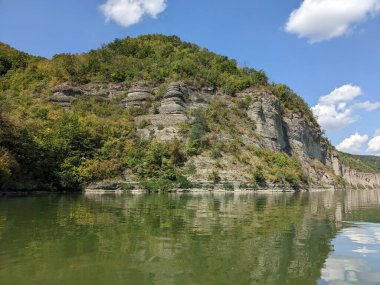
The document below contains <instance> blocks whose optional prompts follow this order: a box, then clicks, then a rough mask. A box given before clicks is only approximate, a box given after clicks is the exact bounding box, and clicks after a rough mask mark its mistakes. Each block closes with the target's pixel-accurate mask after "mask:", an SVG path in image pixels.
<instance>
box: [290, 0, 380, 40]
mask: <svg viewBox="0 0 380 285" xmlns="http://www.w3.org/2000/svg"><path fill="white" fill-rule="evenodd" d="M379 13H380V0H304V1H303V2H302V4H301V6H300V7H299V8H298V9H296V10H294V11H293V12H292V13H291V14H290V16H289V19H288V22H287V23H286V27H285V30H286V31H287V32H290V33H293V34H297V35H298V37H300V38H307V39H308V40H309V42H310V43H317V42H321V41H324V40H329V39H332V38H336V37H339V36H342V35H345V34H348V33H349V32H350V31H351V30H352V29H353V27H355V25H357V24H358V23H360V22H364V21H365V20H367V19H368V18H370V17H374V16H376V15H377V14H379Z"/></svg>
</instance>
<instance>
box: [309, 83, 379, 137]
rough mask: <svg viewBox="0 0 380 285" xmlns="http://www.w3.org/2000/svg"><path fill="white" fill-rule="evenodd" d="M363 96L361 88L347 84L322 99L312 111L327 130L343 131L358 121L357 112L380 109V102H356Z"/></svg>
mask: <svg viewBox="0 0 380 285" xmlns="http://www.w3.org/2000/svg"><path fill="white" fill-rule="evenodd" d="M362 94H363V92H362V90H361V88H360V87H359V86H355V85H352V84H346V85H343V86H341V87H339V88H336V89H335V90H333V91H332V92H331V93H330V94H328V95H325V96H322V97H320V98H319V101H318V104H317V105H316V106H314V107H312V108H311V109H312V111H313V113H314V115H315V117H316V118H317V120H318V123H319V124H320V125H321V126H322V128H324V129H325V130H337V129H343V128H345V127H347V126H349V125H351V124H352V123H354V122H356V121H357V120H358V118H359V116H358V115H357V114H356V111H357V110H359V109H362V110H366V111H374V110H376V109H379V108H380V102H369V101H365V102H355V99H357V97H359V96H361V95H362Z"/></svg>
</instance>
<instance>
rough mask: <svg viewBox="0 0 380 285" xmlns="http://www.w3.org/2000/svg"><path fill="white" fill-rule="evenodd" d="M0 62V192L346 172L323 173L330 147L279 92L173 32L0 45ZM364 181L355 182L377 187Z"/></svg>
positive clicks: (318, 177) (257, 74)
mask: <svg viewBox="0 0 380 285" xmlns="http://www.w3.org/2000/svg"><path fill="white" fill-rule="evenodd" d="M0 63H1V64H0V67H1V68H0V70H1V74H0V101H1V105H0V119H1V120H0V187H1V189H4V190H6V189H31V190H33V189H52V190H70V191H72V190H79V189H82V188H83V187H84V186H85V185H88V184H90V183H93V182H95V181H103V182H104V181H108V182H114V181H118V182H120V183H118V185H119V187H127V188H128V187H130V184H128V183H129V182H136V181H137V182H140V185H142V186H143V187H145V188H147V189H151V190H155V189H170V188H172V187H183V188H188V187H191V186H194V185H198V186H199V185H201V184H202V185H207V187H213V186H212V185H214V184H219V187H221V186H222V187H225V188H228V189H230V188H233V187H237V185H240V186H241V187H243V188H256V187H273V186H275V185H277V186H281V187H293V188H300V187H303V188H305V187H311V186H313V187H316V186H321V187H326V186H331V185H341V186H344V184H345V180H347V179H348V178H349V179H351V178H352V176H355V177H356V176H357V175H358V174H353V173H351V172H350V174H345V173H343V172H342V173H340V172H339V171H337V170H336V169H335V168H334V165H335V166H336V165H337V164H339V165H340V163H341V161H340V160H339V161H334V157H335V156H334V153H335V150H334V148H333V147H332V146H331V145H330V144H329V143H328V140H327V139H326V138H324V137H323V133H322V131H321V129H320V127H319V126H318V123H317V122H316V120H315V118H314V117H313V114H312V112H311V111H310V108H309V107H308V105H307V104H306V103H305V101H304V100H303V99H302V98H301V97H299V96H298V95H297V94H295V93H294V92H293V91H292V90H291V89H290V88H289V87H287V86H285V85H282V84H275V83H269V81H268V78H267V76H266V74H265V73H264V72H263V71H258V70H255V69H253V68H240V67H239V66H237V64H236V61H234V60H231V59H229V58H227V57H225V56H221V55H217V54H215V53H212V52H210V51H208V50H207V49H204V48H201V47H199V46H197V45H194V44H191V43H186V42H183V41H181V40H180V39H179V38H178V37H176V36H164V35H145V36H140V37H138V38H126V39H123V40H121V39H117V40H115V41H114V42H112V43H110V44H107V45H104V46H103V47H101V48H100V49H97V50H92V51H90V52H88V53H84V54H78V55H73V54H60V55H56V56H54V57H53V58H52V59H51V60H49V59H45V58H41V57H34V56H30V55H27V54H25V53H22V52H19V51H17V50H14V49H12V48H11V47H9V46H7V45H5V44H1V45H0ZM355 166H356V165H354V166H353V167H355ZM360 167H362V166H360ZM360 167H359V168H360ZM338 168H339V167H338ZM340 168H341V167H340ZM359 170H362V169H359ZM345 175H346V176H347V175H348V176H347V177H345ZM340 176H342V177H340ZM359 176H360V177H362V176H361V174H360V175H359ZM359 176H358V177H359ZM346 178H347V179H346ZM367 180H368V179H364V178H360V179H359V180H355V181H357V182H355V183H356V184H360V183H362V182H363V183H365V186H368V187H373V186H374V185H376V183H377V181H374V180H373V179H372V178H371V179H370V182H368V181H367ZM366 181H367V182H366ZM231 183H234V185H232V184H231ZM111 184H112V183H111ZM377 185H378V184H377ZM352 186H357V185H352Z"/></svg>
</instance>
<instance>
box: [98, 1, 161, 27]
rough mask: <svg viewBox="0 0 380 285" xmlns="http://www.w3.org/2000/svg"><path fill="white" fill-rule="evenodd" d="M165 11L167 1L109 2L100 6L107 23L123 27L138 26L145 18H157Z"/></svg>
mask: <svg viewBox="0 0 380 285" xmlns="http://www.w3.org/2000/svg"><path fill="white" fill-rule="evenodd" d="M165 9H166V0H107V2H106V3H104V4H103V5H101V6H100V10H101V11H102V12H103V14H104V16H105V17H106V20H107V21H111V20H113V21H115V22H116V23H118V24H119V25H121V26H123V27H129V26H131V25H134V24H137V23H138V22H140V21H141V19H142V18H143V17H144V16H150V17H152V18H157V16H158V15H159V14H160V13H162V12H163V11H165Z"/></svg>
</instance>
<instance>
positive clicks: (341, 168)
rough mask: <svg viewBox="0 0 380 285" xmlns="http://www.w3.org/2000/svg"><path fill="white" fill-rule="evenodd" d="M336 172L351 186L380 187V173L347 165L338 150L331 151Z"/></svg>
mask: <svg viewBox="0 0 380 285" xmlns="http://www.w3.org/2000/svg"><path fill="white" fill-rule="evenodd" d="M330 161H331V167H332V168H333V170H334V173H335V174H336V175H338V176H340V177H342V178H343V179H344V180H345V181H346V182H347V183H348V184H349V185H350V186H354V187H361V188H380V174H376V173H365V172H360V171H357V170H355V169H352V168H350V167H348V166H345V165H344V164H343V163H342V162H341V160H340V159H339V156H338V155H337V153H336V152H331V153H330Z"/></svg>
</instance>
